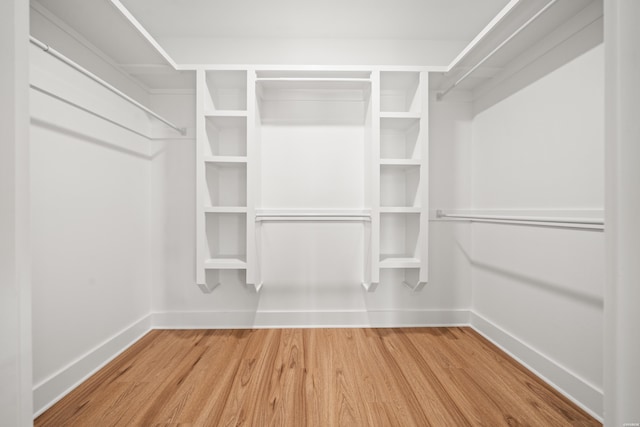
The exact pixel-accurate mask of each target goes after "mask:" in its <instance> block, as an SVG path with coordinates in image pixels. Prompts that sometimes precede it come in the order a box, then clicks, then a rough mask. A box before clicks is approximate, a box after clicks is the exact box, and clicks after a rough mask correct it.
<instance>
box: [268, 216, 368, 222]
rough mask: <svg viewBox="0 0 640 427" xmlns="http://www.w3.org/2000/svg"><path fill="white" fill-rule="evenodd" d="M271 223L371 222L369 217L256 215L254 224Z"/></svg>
mask: <svg viewBox="0 0 640 427" xmlns="http://www.w3.org/2000/svg"><path fill="white" fill-rule="evenodd" d="M271 221H281V222H282V221H284V222H300V221H312V222H331V221H337V222H345V221H360V222H368V221H371V215H320V214H318V215H301V214H296V215H256V222H271Z"/></svg>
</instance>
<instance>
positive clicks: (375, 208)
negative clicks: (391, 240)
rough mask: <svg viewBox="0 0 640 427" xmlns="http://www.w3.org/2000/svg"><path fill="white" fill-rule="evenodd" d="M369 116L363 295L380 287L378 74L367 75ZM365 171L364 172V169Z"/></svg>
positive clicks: (375, 72) (377, 72) (378, 72)
mask: <svg viewBox="0 0 640 427" xmlns="http://www.w3.org/2000/svg"><path fill="white" fill-rule="evenodd" d="M370 108H371V114H370V116H369V117H370V119H371V123H369V129H370V132H371V135H370V141H369V143H370V150H371V151H370V152H369V153H368V159H367V164H368V167H369V168H370V169H369V170H368V177H366V178H367V179H365V183H368V188H365V194H366V195H367V196H368V197H369V200H368V202H369V203H370V206H371V223H370V224H369V225H367V228H368V229H365V233H366V234H365V263H364V265H365V269H366V270H365V274H364V282H363V283H362V287H363V288H364V289H365V290H366V291H367V292H373V291H375V290H376V288H377V286H378V284H379V283H380V265H379V264H380V71H378V70H374V71H373V72H372V73H371V100H370ZM365 170H367V169H366V168H365Z"/></svg>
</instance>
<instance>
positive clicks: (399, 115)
mask: <svg viewBox="0 0 640 427" xmlns="http://www.w3.org/2000/svg"><path fill="white" fill-rule="evenodd" d="M420 115H421V113H420V112H419V111H415V112H414V111H409V112H405V111H401V112H396V111H381V112H380V118H381V119H398V120H399V119H413V120H419V119H420Z"/></svg>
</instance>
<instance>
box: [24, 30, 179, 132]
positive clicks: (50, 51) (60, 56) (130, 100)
mask: <svg viewBox="0 0 640 427" xmlns="http://www.w3.org/2000/svg"><path fill="white" fill-rule="evenodd" d="M29 41H30V42H31V43H32V44H34V45H35V46H38V47H39V48H40V49H42V50H43V51H45V52H47V53H48V54H49V55H51V56H53V57H54V58H56V59H58V60H60V61H62V62H64V63H65V64H67V65H68V66H70V67H71V68H73V69H75V70H76V71H79V72H80V73H82V74H84V75H85V76H87V77H89V78H90V79H91V80H93V81H94V82H96V83H98V84H99V85H100V86H102V87H104V88H106V89H108V90H110V91H111V92H113V93H115V94H116V95H118V96H119V97H121V98H122V99H124V100H125V101H127V102H128V103H130V104H132V105H134V106H136V107H138V108H139V109H141V110H142V111H144V112H145V113H147V114H149V115H150V116H152V117H154V118H156V119H158V120H160V121H161V122H162V123H164V124H166V125H167V126H169V127H170V128H172V129H175V130H176V131H178V132H179V133H180V135H186V134H187V130H186V128H181V127H178V126H176V125H174V124H173V123H171V122H170V121H168V120H167V119H165V118H164V117H162V116H160V115H158V114H157V113H155V112H153V111H151V110H150V109H148V108H147V107H145V106H144V105H142V104H140V103H139V102H138V101H136V100H135V99H133V98H131V97H130V96H128V95H126V94H125V93H124V92H122V91H120V90H118V89H116V88H115V87H113V86H112V85H110V84H109V83H107V82H106V81H104V80H102V79H101V78H100V77H98V76H96V75H95V74H93V73H92V72H91V71H89V70H87V69H86V68H84V67H82V66H80V65H78V64H77V63H75V62H73V61H72V60H71V59H69V58H67V57H66V56H64V55H63V54H61V53H60V52H58V51H57V50H55V49H54V48H52V47H51V46H49V45H48V44H45V43H43V42H41V41H40V40H38V39H36V38H35V37H33V36H29Z"/></svg>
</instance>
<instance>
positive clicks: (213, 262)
mask: <svg viewBox="0 0 640 427" xmlns="http://www.w3.org/2000/svg"><path fill="white" fill-rule="evenodd" d="M204 268H205V270H246V268H247V262H246V261H244V260H243V259H240V258H238V257H232V256H230V257H220V258H209V259H207V260H205V261H204Z"/></svg>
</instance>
